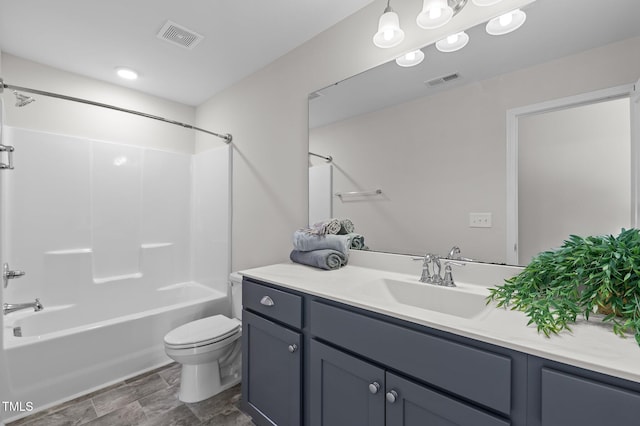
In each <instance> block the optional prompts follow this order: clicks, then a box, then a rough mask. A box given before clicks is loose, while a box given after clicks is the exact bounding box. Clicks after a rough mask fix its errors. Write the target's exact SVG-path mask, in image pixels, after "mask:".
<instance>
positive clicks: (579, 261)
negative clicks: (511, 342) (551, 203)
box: [487, 229, 640, 345]
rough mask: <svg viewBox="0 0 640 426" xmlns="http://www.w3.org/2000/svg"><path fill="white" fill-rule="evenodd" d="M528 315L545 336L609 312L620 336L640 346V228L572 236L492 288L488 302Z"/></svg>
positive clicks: (609, 317)
mask: <svg viewBox="0 0 640 426" xmlns="http://www.w3.org/2000/svg"><path fill="white" fill-rule="evenodd" d="M491 301H495V302H497V304H498V306H499V307H500V306H504V307H507V306H509V307H511V309H512V310H519V311H523V312H524V313H526V315H527V316H529V318H530V320H529V323H528V324H533V323H535V324H536V325H537V327H538V332H542V333H544V334H545V335H546V336H547V337H548V336H550V335H551V334H558V333H559V332H560V331H562V330H569V331H570V330H571V329H570V327H569V323H573V322H575V321H576V318H577V317H578V315H580V314H582V315H584V317H585V318H586V319H589V315H590V314H592V313H593V312H596V311H599V312H602V313H604V314H605V316H604V318H603V319H602V321H605V322H609V323H612V324H613V332H614V333H616V334H617V335H620V336H623V337H624V336H625V333H627V332H632V333H634V334H635V339H636V342H637V343H638V345H640V230H638V229H628V230H625V229H623V230H622V232H621V233H620V234H619V235H618V236H613V235H608V236H590V237H584V238H583V237H579V236H576V235H571V236H570V237H569V239H568V240H567V241H565V242H564V243H563V245H562V246H561V247H560V248H559V249H556V250H551V251H545V252H542V253H540V254H538V255H537V256H536V257H535V258H534V259H533V260H532V261H531V263H529V265H527V266H526V267H525V268H524V270H523V271H522V272H521V273H520V274H518V275H516V276H514V277H512V278H509V279H507V280H505V282H504V284H503V285H501V286H497V287H493V288H491V289H490V295H489V297H488V298H487V303H489V302H491Z"/></svg>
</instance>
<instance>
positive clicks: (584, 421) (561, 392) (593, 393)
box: [527, 356, 640, 426]
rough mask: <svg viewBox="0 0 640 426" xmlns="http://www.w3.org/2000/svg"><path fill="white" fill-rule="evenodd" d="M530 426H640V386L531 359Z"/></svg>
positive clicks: (575, 368)
mask: <svg viewBox="0 0 640 426" xmlns="http://www.w3.org/2000/svg"><path fill="white" fill-rule="evenodd" d="M529 370H530V374H529V399H530V401H529V407H530V409H529V422H528V423H527V425H528V426H569V425H580V426H602V425H616V426H617V425H620V426H623V425H624V426H626V425H629V426H631V425H634V426H635V425H640V383H635V382H630V381H628V380H623V379H619V378H615V377H611V376H607V375H604V374H599V373H595V372H593V371H588V370H584V369H581V368H577V367H572V366H568V365H566V364H561V363H557V362H553V361H549V360H545V359H542V358H537V357H534V356H530V357H529Z"/></svg>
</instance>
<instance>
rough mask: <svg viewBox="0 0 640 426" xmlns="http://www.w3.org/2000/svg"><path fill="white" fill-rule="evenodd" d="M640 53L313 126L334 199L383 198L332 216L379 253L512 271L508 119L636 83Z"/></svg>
mask: <svg viewBox="0 0 640 426" xmlns="http://www.w3.org/2000/svg"><path fill="white" fill-rule="evenodd" d="M638 51H640V37H633V38H629V39H625V40H622V41H618V42H614V43H611V44H608V45H606V46H600V47H597V48H594V49H589V50H587V51H583V52H579V53H575V54H571V55H569V56H566V57H563V58H558V59H554V60H551V61H548V62H545V63H542V64H538V65H533V66H529V67H526V68H522V69H519V70H517V71H512V72H508V73H504V74H501V75H498V76H495V77H491V78H488V79H485V80H481V81H472V82H468V83H467V84H459V83H456V85H455V87H453V88H451V89H449V90H448V91H442V92H439V93H436V94H433V95H431V96H423V97H420V98H417V99H414V100H412V101H409V102H406V103H403V104H399V105H394V106H390V107H387V108H384V109H381V110H378V111H374V112H369V113H366V114H362V115H359V116H356V117H351V118H347V119H344V120H341V121H337V122H333V123H330V124H325V125H321V126H318V127H314V128H311V129H310V131H309V144H310V150H311V151H318V152H324V153H327V154H330V155H332V156H333V157H334V192H335V191H367V190H371V189H374V188H381V189H382V190H383V196H381V197H376V198H367V199H364V200H360V201H357V202H341V201H340V200H336V199H334V209H333V215H334V216H336V217H349V218H351V219H352V220H353V221H354V223H355V225H356V230H357V232H360V233H362V234H363V235H364V236H365V238H366V241H367V245H368V246H369V247H371V248H372V249H373V250H378V251H387V252H394V253H402V254H413V255H421V254H424V253H425V252H435V253H440V254H446V253H447V251H448V250H449V249H450V248H451V246H453V245H458V246H460V247H461V248H462V255H463V256H465V257H470V258H474V259H477V260H481V261H487V262H497V263H505V262H506V261H507V247H506V246H507V244H506V226H507V225H506V212H505V210H506V207H505V206H506V201H507V200H506V185H507V183H506V136H505V134H506V124H505V121H506V119H505V115H506V114H505V113H506V111H507V110H509V109H511V108H516V107H521V106H524V105H530V104H535V103H539V102H543V101H548V100H551V99H556V98H559V97H565V96H571V95H576V94H580V93H586V92H590V91H594V90H599V89H603V88H607V87H613V86H617V85H622V84H629V83H632V82H635V81H636V80H637V78H638V77H639V76H640V57H639V56H638V55H636V54H632V53H631V52H638ZM462 52H464V51H462ZM460 74H461V75H464V73H463V72H462V71H460ZM334 87H335V88H338V89H339V87H340V85H337V86H334ZM313 102H314V101H313V100H312V101H310V114H313ZM627 118H628V116H627ZM312 161H314V160H312ZM627 212H628V210H627ZM471 213H491V219H492V220H491V222H492V223H491V227H484V228H478V227H471V226H470V223H469V221H470V214H471ZM572 215H573V213H572ZM625 215H626V216H625V218H626V220H625V222H624V223H621V224H620V226H619V227H623V226H628V214H627V213H626V212H625ZM561 232H563V231H561ZM566 236H567V235H562V236H560V237H559V238H565V237H566ZM554 245H556V244H555V243H554ZM546 248H550V247H546ZM532 250H537V249H532ZM526 256H529V255H526Z"/></svg>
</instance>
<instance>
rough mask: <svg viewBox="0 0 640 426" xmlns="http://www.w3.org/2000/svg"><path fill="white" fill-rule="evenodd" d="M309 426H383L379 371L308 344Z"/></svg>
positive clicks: (362, 362)
mask: <svg viewBox="0 0 640 426" xmlns="http://www.w3.org/2000/svg"><path fill="white" fill-rule="evenodd" d="M309 350H310V354H309V357H310V367H309V368H310V379H309V380H310V387H309V389H310V390H309V392H310V393H311V401H310V406H309V410H310V421H311V426H384V424H385V420H384V408H385V407H384V400H385V399H384V394H385V392H384V390H385V382H384V376H385V372H384V370H383V369H382V368H379V367H377V366H374V365H372V364H370V363H367V362H365V361H362V360H360V359H358V358H356V357H353V356H351V355H347V354H345V353H344V352H341V351H338V350H336V349H333V348H331V347H329V346H327V345H324V344H322V343H319V342H317V341H315V340H311V341H310V349H309Z"/></svg>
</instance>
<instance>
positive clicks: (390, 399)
mask: <svg viewBox="0 0 640 426" xmlns="http://www.w3.org/2000/svg"><path fill="white" fill-rule="evenodd" d="M396 399H398V392H396V391H394V390H391V391H389V392H387V401H388V402H389V403H391V404H393V403H394V402H396Z"/></svg>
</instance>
